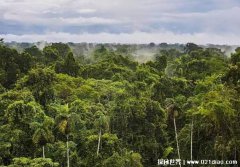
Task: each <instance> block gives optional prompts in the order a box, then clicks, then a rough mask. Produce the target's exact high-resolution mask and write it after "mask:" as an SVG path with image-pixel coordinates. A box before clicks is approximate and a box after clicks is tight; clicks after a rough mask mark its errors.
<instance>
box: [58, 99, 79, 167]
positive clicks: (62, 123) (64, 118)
mask: <svg viewBox="0 0 240 167" xmlns="http://www.w3.org/2000/svg"><path fill="white" fill-rule="evenodd" d="M57 107H58V110H59V111H60V114H59V116H58V117H57V118H56V122H57V126H58V129H59V131H60V132H61V133H62V134H64V135H65V136H66V138H67V142H66V145H67V167H70V158H69V152H70V150H69V134H70V133H71V130H72V128H73V126H74V124H75V123H76V120H77V118H78V115H77V114H76V113H74V112H70V108H69V106H68V104H65V105H59V106H57Z"/></svg>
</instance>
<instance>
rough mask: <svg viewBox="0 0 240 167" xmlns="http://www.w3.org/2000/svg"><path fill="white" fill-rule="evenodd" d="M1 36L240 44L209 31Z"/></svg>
mask: <svg viewBox="0 0 240 167" xmlns="http://www.w3.org/2000/svg"><path fill="white" fill-rule="evenodd" d="M0 37H1V38H4V39H5V41H9V42H10V41H17V42H22V41H26V42H37V41H48V42H93V43H150V42H155V43H161V42H167V43H187V42H194V43H197V44H208V43H214V44H230V45H238V44H240V38H238V37H237V36H235V35H234V34H227V33H226V34H222V35H217V34H207V33H196V34H174V33H172V32H166V31H165V32H158V33H145V32H134V33H130V34H128V33H120V34H110V33H98V34H89V33H84V34H69V33H61V32H60V33H57V32H49V33H46V34H41V35H39V34H27V35H13V34H2V35H0Z"/></svg>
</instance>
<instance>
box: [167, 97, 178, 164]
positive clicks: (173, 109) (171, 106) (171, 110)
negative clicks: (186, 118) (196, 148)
mask: <svg viewBox="0 0 240 167" xmlns="http://www.w3.org/2000/svg"><path fill="white" fill-rule="evenodd" d="M166 103H167V105H166V108H167V111H168V114H169V117H170V119H173V124H174V132H175V140H176V144H177V152H178V159H181V156H180V150H179V144H178V134H177V125H176V119H175V118H176V117H177V116H178V111H179V108H178V107H177V105H176V104H175V102H174V100H173V99H167V100H166ZM180 167H181V163H180Z"/></svg>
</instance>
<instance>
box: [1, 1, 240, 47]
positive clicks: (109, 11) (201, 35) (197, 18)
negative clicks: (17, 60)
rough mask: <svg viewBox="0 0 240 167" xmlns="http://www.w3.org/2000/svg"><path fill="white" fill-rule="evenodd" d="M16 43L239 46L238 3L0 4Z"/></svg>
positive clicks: (6, 32) (5, 31)
mask: <svg viewBox="0 0 240 167" xmlns="http://www.w3.org/2000/svg"><path fill="white" fill-rule="evenodd" d="M0 38H4V40H5V41H7V42H10V41H17V42H37V41H48V42H96V43H150V42H155V43H162V42H167V43H187V42H194V43H197V44H208V43H212V44H229V45H239V44H240V0H39V1H37V0H36V1H34V0H0Z"/></svg>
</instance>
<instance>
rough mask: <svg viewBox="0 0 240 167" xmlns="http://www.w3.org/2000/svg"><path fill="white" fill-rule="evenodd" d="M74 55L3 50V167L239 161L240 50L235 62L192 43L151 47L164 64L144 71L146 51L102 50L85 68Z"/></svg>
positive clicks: (63, 49)
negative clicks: (140, 57)
mask: <svg viewBox="0 0 240 167" xmlns="http://www.w3.org/2000/svg"><path fill="white" fill-rule="evenodd" d="M69 45H73V44H63V43H53V44H52V45H49V46H46V47H45V48H44V49H43V51H41V50H39V49H38V48H37V47H36V46H33V47H31V48H27V49H25V50H24V52H22V53H18V52H17V51H16V50H14V49H10V48H8V47H7V46H5V44H2V43H1V45H0V165H2V166H11V167H15V166H26V167H28V166H29V167H30V166H36V167H38V166H46V167H47V166H63V167H64V166H67V164H68V160H69V163H70V166H84V167H88V166H92V167H142V166H157V160H158V159H159V158H172V159H176V158H178V154H179V155H180V154H181V158H182V159H190V158H191V156H190V155H191V153H192V155H193V159H196V160H200V159H223V160H229V159H231V160H233V159H240V157H239V155H240V154H239V153H240V147H239V146H240V130H239V126H240V124H239V122H240V121H239V120H240V119H239V111H240V100H239V94H240V84H239V83H240V81H239V78H240V70H239V69H240V63H239V49H236V52H235V53H233V54H232V55H231V58H227V57H226V56H224V53H223V52H222V51H221V50H219V49H215V48H201V47H199V46H197V45H196V44H193V43H188V44H187V45H186V46H185V50H184V49H183V46H179V48H178V49H173V48H171V47H170V46H169V45H168V44H165V43H163V44H160V45H159V46H158V45H156V44H151V45H149V46H147V48H148V49H157V48H158V47H160V49H159V50H156V52H157V53H158V54H156V55H155V59H154V60H151V61H148V62H147V63H139V62H136V61H135V60H134V56H132V55H131V54H132V53H134V48H135V47H142V46H141V45H139V46H138V45H136V46H135V45H134V46H131V45H116V48H115V49H116V51H114V49H113V48H112V47H111V45H107V44H106V45H97V47H96V48H97V49H95V50H94V51H93V52H92V55H89V57H84V58H83V59H81V61H79V60H80V58H79V57H76V55H75V54H73V53H72V51H71V49H70V48H69ZM91 46H92V45H90V44H89V46H88V47H89V48H90V47H91ZM83 53H84V51H81V54H83ZM177 144H179V146H178V147H177ZM191 148H193V149H192V150H191ZM190 150H191V151H190ZM178 151H179V153H178ZM190 152H191V153H190ZM45 155H46V157H48V158H36V157H40V156H43V157H45Z"/></svg>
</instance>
